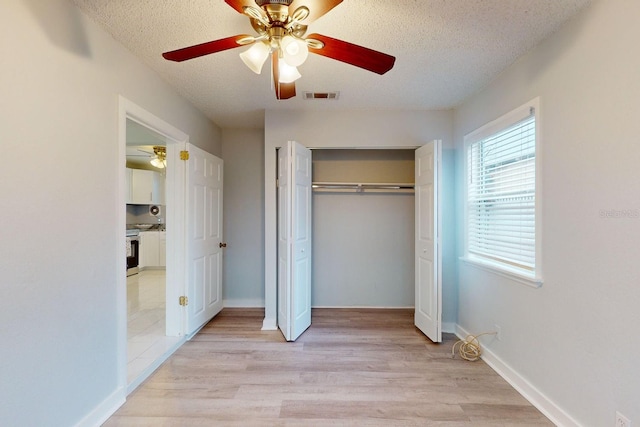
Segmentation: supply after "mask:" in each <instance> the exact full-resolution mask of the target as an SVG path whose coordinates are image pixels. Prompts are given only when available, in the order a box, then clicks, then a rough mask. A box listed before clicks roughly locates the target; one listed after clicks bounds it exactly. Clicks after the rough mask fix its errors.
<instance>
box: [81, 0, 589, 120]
mask: <svg viewBox="0 0 640 427" xmlns="http://www.w3.org/2000/svg"><path fill="white" fill-rule="evenodd" d="M73 1H74V3H76V4H77V5H78V6H79V7H80V9H82V10H83V11H84V12H85V13H86V14H88V15H89V16H90V17H91V18H93V19H94V20H95V21H97V22H98V23H99V24H100V25H102V26H103V27H104V28H105V29H106V31H108V32H109V33H110V34H111V35H112V36H113V37H114V38H115V39H116V40H118V41H119V42H121V43H122V44H123V45H124V46H126V47H127V48H128V49H129V50H131V51H132V52H133V53H134V54H135V55H136V56H137V57H139V58H140V59H141V60H142V61H144V62H145V63H146V64H147V65H149V66H150V67H151V68H153V69H154V70H156V72H158V74H159V75H161V76H162V77H163V78H164V79H165V80H166V81H167V82H169V83H170V84H171V85H172V86H174V87H175V88H176V89H177V91H178V92H179V93H181V94H182V95H183V96H185V97H186V98H188V99H189V100H191V101H192V102H193V104H194V105H195V106H196V107H197V108H199V109H200V110H201V111H202V112H203V113H204V114H206V115H207V116H208V117H209V118H210V119H211V120H213V121H214V122H215V123H217V124H218V125H219V126H220V127H223V128H233V127H253V128H262V127H263V126H264V111H265V109H305V110H317V109H364V108H367V109H383V108H384V109H448V108H452V107H455V106H457V105H458V104H460V103H461V102H462V101H463V100H464V99H465V98H467V97H469V96H470V95H472V94H473V93H475V92H477V91H478V90H480V89H481V88H482V87H484V86H485V85H486V84H488V83H489V82H490V81H491V80H492V79H493V78H494V77H495V76H496V75H498V74H499V73H500V72H501V71H502V70H504V69H505V68H506V67H507V66H508V65H509V64H511V63H512V62H513V61H515V60H516V59H517V58H518V57H519V56H520V55H522V54H523V53H525V52H526V51H528V50H529V49H531V48H532V47H533V46H535V45H536V44H537V43H539V42H540V41H541V40H542V39H544V38H545V37H546V36H548V35H549V34H551V33H552V32H554V31H555V30H556V29H557V28H558V27H559V26H560V25H561V24H562V23H563V22H564V21H566V20H567V19H568V18H570V17H571V16H572V15H574V14H575V13H576V12H578V11H579V10H580V9H581V8H582V7H583V6H585V5H586V4H587V3H589V0H344V1H343V2H342V3H341V4H339V5H338V6H337V7H336V8H334V9H333V10H331V11H330V12H329V13H327V14H326V15H324V16H322V17H321V18H320V19H318V20H316V21H314V22H312V23H311V24H310V25H309V29H308V31H307V33H308V34H310V33H320V34H324V35H327V36H330V37H333V38H337V39H340V40H344V41H348V42H351V43H355V44H358V45H361V46H365V47H368V48H371V49H375V50H378V51H381V52H385V53H388V54H390V55H393V56H395V57H396V64H395V67H394V68H393V69H392V70H391V71H389V72H388V73H387V74H385V75H382V76H380V75H377V74H374V73H371V72H368V71H365V70H362V69H360V68H356V67H353V66H350V65H347V64H345V63H342V62H338V61H334V60H331V59H328V58H325V57H321V56H318V55H310V56H309V59H308V60H307V62H305V64H303V65H302V66H301V67H299V70H300V73H301V74H302V78H301V79H300V80H298V81H297V82H296V89H297V93H298V96H297V97H296V98H294V99H289V100H282V101H278V100H276V99H275V96H274V93H273V89H272V88H271V76H270V72H269V70H268V66H265V68H264V70H263V72H262V74H261V75H259V76H258V75H256V74H254V73H253V72H251V71H250V70H249V69H248V68H247V67H246V66H245V65H244V64H243V63H242V61H241V60H240V58H239V57H238V54H239V53H241V52H242V51H243V50H245V49H246V48H238V49H232V50H228V51H225V52H219V53H216V54H213V55H208V56H204V57H201V58H197V59H193V60H190V61H185V62H182V63H176V62H170V61H166V60H164V59H163V58H162V56H161V54H162V52H166V51H170V50H174V49H178V48H181V47H185V46H191V45H194V44H199V43H203V42H207V41H211V40H216V39H221V38H225V37H228V36H232V35H236V34H255V32H254V31H253V29H252V28H251V25H250V23H249V19H248V18H247V17H245V16H244V15H241V14H239V13H238V12H236V11H235V10H234V9H233V8H231V7H230V6H229V5H227V4H226V3H225V2H224V1H223V0H109V1H105V0H73ZM304 91H311V92H330V91H339V92H340V98H339V100H337V101H333V100H332V101H329V100H314V101H309V100H303V99H302V96H301V95H302V93H303V92H304Z"/></svg>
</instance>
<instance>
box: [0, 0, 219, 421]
mask: <svg viewBox="0 0 640 427" xmlns="http://www.w3.org/2000/svg"><path fill="white" fill-rule="evenodd" d="M0 9H2V12H1V13H0V29H1V30H0V31H1V32H2V37H1V38H0V39H1V40H2V42H0V43H1V44H2V54H3V57H4V58H5V60H3V62H2V67H0V93H2V97H1V100H0V117H2V119H1V121H2V125H1V126H0V141H2V142H1V144H2V149H3V155H2V156H1V157H0V211H1V212H2V226H1V227H0V242H2V244H0V272H2V273H1V278H0V280H1V281H2V283H1V284H0V289H1V292H2V298H0V325H2V326H1V327H0V341H1V342H2V343H3V344H2V346H0V361H1V363H0V378H1V381H2V386H0V424H1V425H7V426H9V425H25V426H26V425H57V426H71V425H76V424H77V423H79V422H81V421H82V420H84V422H85V423H87V424H92V425H95V424H96V423H97V419H96V417H99V416H100V414H105V413H107V412H108V411H109V410H111V409H113V408H114V407H115V406H116V405H117V403H118V402H119V401H121V399H124V395H125V392H126V390H124V389H123V388H121V387H120V386H119V378H118V355H119V349H118V345H119V343H118V339H117V331H118V325H119V321H123V320H124V319H119V318H118V317H119V316H118V312H117V310H118V307H119V306H118V296H119V295H121V294H123V293H124V290H118V289H116V283H117V282H118V280H120V279H119V276H118V275H120V274H121V275H124V265H123V260H122V259H119V258H118V257H117V256H116V254H117V253H118V252H121V250H120V244H119V242H121V241H122V240H123V239H124V236H123V232H124V230H122V229H119V227H118V221H119V218H120V217H121V216H122V209H123V206H122V205H120V203H119V200H120V199H119V189H118V182H119V180H120V176H119V174H120V169H121V168H122V167H123V165H122V164H121V162H120V160H119V158H118V95H119V94H120V95H122V96H124V97H125V98H127V99H129V100H130V101H132V102H134V103H135V104H137V105H139V106H141V107H143V108H145V109H146V110H148V111H150V112H151V113H153V114H155V115H156V116H158V117H160V118H162V119H163V120H165V121H166V122H168V123H171V124H172V125H173V126H175V127H177V128H178V129H180V130H182V131H183V132H185V133H187V134H189V135H190V136H191V141H192V142H193V143H194V144H195V145H198V146H200V147H202V148H203V149H206V150H207V151H210V152H212V153H214V154H217V155H220V148H221V147H220V130H219V129H218V128H217V127H216V126H215V125H214V124H213V123H211V122H210V121H209V120H207V119H206V118H205V117H204V116H203V115H202V114H201V113H199V112H198V111H197V110H196V109H195V108H194V107H193V106H192V105H191V104H189V103H188V102H187V101H186V100H184V99H183V98H181V97H180V96H178V95H177V94H176V92H175V91H174V90H173V89H171V88H170V87H169V86H168V85H167V84H166V83H165V82H164V81H162V80H161V79H160V78H159V77H158V76H157V74H155V73H154V72H152V71H150V70H149V69H148V68H147V67H146V66H145V65H143V64H142V63H141V62H140V61H139V60H137V59H136V58H134V57H133V56H132V55H131V53H130V52H129V51H128V50H126V49H125V48H124V47H122V46H121V45H120V44H118V43H116V42H115V41H114V40H113V38H112V37H111V36H109V35H107V34H106V33H105V32H104V31H103V30H102V29H100V28H98V26H97V25H96V24H95V23H94V22H93V21H91V20H89V19H88V18H86V17H85V16H84V15H83V14H82V13H80V12H79V11H78V9H76V8H75V7H74V6H73V5H72V3H71V2H69V1H67V0H48V1H46V2H42V1H36V0H28V1H25V0H3V1H2V6H0ZM87 159H90V160H91V161H87ZM97 160H100V161H99V162H97ZM18 206H19V207H20V209H16V207H18Z"/></svg>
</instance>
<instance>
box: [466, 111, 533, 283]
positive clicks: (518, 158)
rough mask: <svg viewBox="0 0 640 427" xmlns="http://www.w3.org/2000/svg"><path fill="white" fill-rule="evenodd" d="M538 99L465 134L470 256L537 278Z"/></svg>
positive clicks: (468, 251)
mask: <svg viewBox="0 0 640 427" xmlns="http://www.w3.org/2000/svg"><path fill="white" fill-rule="evenodd" d="M536 114H537V100H535V101H533V102H531V103H528V104H525V105H524V106H522V107H520V108H518V109H516V110H514V111H512V112H511V113H509V114H507V115H505V116H503V117H501V118H500V119H498V120H496V121H494V122H492V123H489V124H488V125H486V126H483V127H482V128H480V129H478V130H477V131H475V132H473V133H471V134H470V135H467V137H465V142H466V146H467V153H466V155H467V165H466V166H467V192H466V194H467V197H466V247H465V252H466V254H465V255H466V259H467V260H469V261H472V262H476V263H480V264H482V265H483V266H485V267H488V268H491V269H495V270H498V271H499V272H503V273H510V274H513V275H517V276H519V277H521V278H525V279H529V280H531V281H533V282H538V283H536V284H539V283H540V282H539V273H540V269H539V263H537V256H536V255H537V254H536V253H537V248H538V247H539V245H537V243H538V239H536V234H537V231H538V230H537V228H538V227H537V226H536V223H537V218H536V195H537V188H536V145H537V133H536Z"/></svg>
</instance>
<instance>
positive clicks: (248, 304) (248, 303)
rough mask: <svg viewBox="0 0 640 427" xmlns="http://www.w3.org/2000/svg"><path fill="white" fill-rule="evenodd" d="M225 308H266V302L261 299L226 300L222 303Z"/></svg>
mask: <svg viewBox="0 0 640 427" xmlns="http://www.w3.org/2000/svg"><path fill="white" fill-rule="evenodd" d="M222 305H223V307H225V308H264V300H263V299H259V298H245V299H226V300H223V301H222Z"/></svg>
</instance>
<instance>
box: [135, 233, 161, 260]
mask: <svg viewBox="0 0 640 427" xmlns="http://www.w3.org/2000/svg"><path fill="white" fill-rule="evenodd" d="M166 251H167V233H166V231H141V232H140V260H139V265H138V266H139V267H140V268H153V267H166V265H167V262H166Z"/></svg>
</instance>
